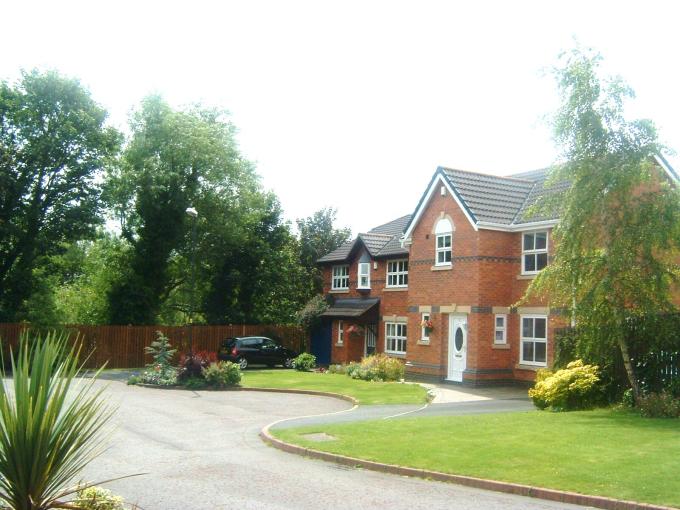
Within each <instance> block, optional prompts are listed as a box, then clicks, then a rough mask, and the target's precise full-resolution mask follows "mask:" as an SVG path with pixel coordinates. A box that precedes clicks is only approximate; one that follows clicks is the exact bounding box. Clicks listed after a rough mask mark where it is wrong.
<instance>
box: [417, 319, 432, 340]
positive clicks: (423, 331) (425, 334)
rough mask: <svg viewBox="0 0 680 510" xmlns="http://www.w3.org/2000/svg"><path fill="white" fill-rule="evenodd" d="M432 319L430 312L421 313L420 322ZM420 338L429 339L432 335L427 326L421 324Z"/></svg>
mask: <svg viewBox="0 0 680 510" xmlns="http://www.w3.org/2000/svg"><path fill="white" fill-rule="evenodd" d="M431 319H432V316H431V315H430V312H423V313H421V314H420V323H421V324H422V323H423V322H425V321H429V320H431ZM420 339H421V340H425V341H429V340H430V335H429V333H428V332H427V328H426V327H425V326H420Z"/></svg>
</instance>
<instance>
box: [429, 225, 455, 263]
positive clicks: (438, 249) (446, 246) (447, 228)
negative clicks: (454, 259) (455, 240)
mask: <svg viewBox="0 0 680 510" xmlns="http://www.w3.org/2000/svg"><path fill="white" fill-rule="evenodd" d="M434 233H435V238H436V241H435V253H436V258H435V265H436V266H447V265H450V264H451V239H452V237H453V228H452V226H451V222H450V221H449V220H447V219H446V218H442V219H440V220H439V221H438V222H437V226H436V227H435V229H434Z"/></svg>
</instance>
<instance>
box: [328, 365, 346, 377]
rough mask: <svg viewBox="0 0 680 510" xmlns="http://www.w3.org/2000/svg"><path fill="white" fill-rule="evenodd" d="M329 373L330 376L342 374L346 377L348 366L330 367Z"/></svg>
mask: <svg viewBox="0 0 680 510" xmlns="http://www.w3.org/2000/svg"><path fill="white" fill-rule="evenodd" d="M327 372H328V373H329V374H341V375H344V374H346V373H347V365H340V364H336V365H329V366H328V370H327Z"/></svg>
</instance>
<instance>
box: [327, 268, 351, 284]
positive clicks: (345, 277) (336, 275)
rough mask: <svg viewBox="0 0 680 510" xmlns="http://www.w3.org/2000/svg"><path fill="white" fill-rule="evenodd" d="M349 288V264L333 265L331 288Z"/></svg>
mask: <svg viewBox="0 0 680 510" xmlns="http://www.w3.org/2000/svg"><path fill="white" fill-rule="evenodd" d="M348 289H349V266H346V265H345V266H333V277H332V278H331V290H348Z"/></svg>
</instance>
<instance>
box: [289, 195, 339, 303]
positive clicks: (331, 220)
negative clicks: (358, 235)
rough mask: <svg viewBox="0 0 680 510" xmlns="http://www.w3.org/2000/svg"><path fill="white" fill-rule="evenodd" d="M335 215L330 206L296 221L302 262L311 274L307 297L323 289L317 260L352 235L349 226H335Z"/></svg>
mask: <svg viewBox="0 0 680 510" xmlns="http://www.w3.org/2000/svg"><path fill="white" fill-rule="evenodd" d="M335 217H336V210H335V209H333V208H331V207H328V208H324V209H320V210H318V211H316V212H315V213H314V214H312V215H311V216H309V217H307V218H300V219H298V220H297V222H296V223H297V228H298V235H299V238H300V263H301V264H302V266H303V267H304V268H305V269H306V270H307V272H308V273H309V275H310V277H309V282H310V291H309V292H310V293H309V295H308V296H307V298H310V297H311V296H312V295H314V294H318V293H320V292H321V291H322V289H323V281H322V278H321V273H320V271H319V270H318V266H317V263H316V261H317V260H318V259H319V258H321V257H323V256H324V255H326V254H328V253H330V252H332V251H333V250H335V249H336V248H338V247H339V246H340V245H341V244H343V243H346V242H347V241H348V240H349V239H350V237H351V235H352V232H351V231H350V229H349V228H336V227H335Z"/></svg>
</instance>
